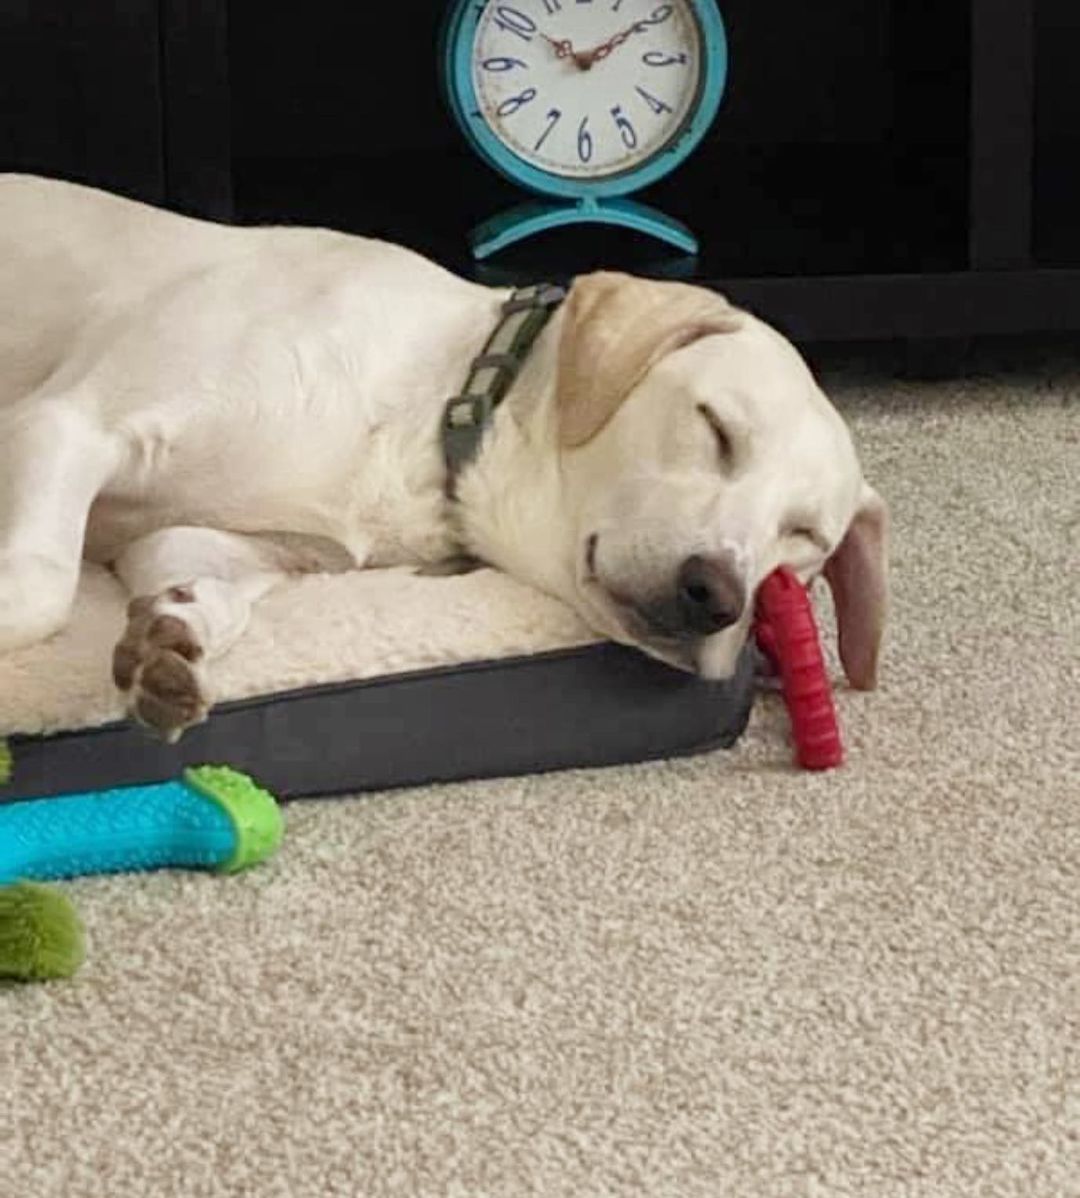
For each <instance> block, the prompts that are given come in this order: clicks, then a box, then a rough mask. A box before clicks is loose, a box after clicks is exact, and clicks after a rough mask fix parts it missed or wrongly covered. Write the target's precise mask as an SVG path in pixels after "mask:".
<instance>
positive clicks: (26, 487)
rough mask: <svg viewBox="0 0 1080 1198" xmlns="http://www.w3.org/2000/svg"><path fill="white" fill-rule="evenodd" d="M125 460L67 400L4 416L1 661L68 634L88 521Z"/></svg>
mask: <svg viewBox="0 0 1080 1198" xmlns="http://www.w3.org/2000/svg"><path fill="white" fill-rule="evenodd" d="M122 452H123V450H122V445H121V444H120V443H119V442H118V441H117V439H116V438H114V437H110V436H108V435H106V434H105V433H103V432H102V430H101V429H100V428H99V427H98V426H97V425H96V424H95V423H94V420H93V419H92V417H90V416H88V415H87V412H86V409H84V407H83V406H82V405H81V404H79V403H78V402H76V401H73V400H72V399H71V398H70V397H56V398H48V399H45V398H39V397H30V398H29V399H26V400H22V401H20V402H19V403H18V404H16V405H15V406H13V407H10V408H7V409H6V410H0V653H2V652H4V651H5V650H9V649H17V648H20V647H22V646H23V645H30V644H33V643H34V642H35V641H39V640H43V639H44V638H45V637H47V636H50V635H51V634H52V633H54V632H56V631H57V630H58V629H60V628H62V627H63V626H64V623H65V621H66V620H67V617H68V613H69V611H70V610H71V604H72V601H73V600H74V598H75V588H76V586H77V585H78V581H79V564H80V560H81V558H82V548H83V539H84V537H85V535H86V519H87V513H88V512H89V510H90V505H91V503H92V502H93V500H94V497H95V496H96V495H97V493H98V492H99V491H100V490H101V488H102V487H103V486H104V484H105V483H106V482H107V480H108V479H109V477H110V476H111V475H112V473H113V472H114V471H115V469H116V468H117V466H118V464H119V462H120V459H121V455H122Z"/></svg>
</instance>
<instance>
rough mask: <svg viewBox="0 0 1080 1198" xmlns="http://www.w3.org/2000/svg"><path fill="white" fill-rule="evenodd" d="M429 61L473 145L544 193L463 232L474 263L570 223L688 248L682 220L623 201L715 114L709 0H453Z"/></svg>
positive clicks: (720, 48)
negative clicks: (436, 54)
mask: <svg viewBox="0 0 1080 1198" xmlns="http://www.w3.org/2000/svg"><path fill="white" fill-rule="evenodd" d="M440 60H441V64H440V71H441V78H442V84H443V90H444V93H445V95H446V99H447V102H448V104H449V107H450V110H451V111H452V112H453V114H454V117H455V119H456V120H457V123H458V124H459V125H460V127H461V129H462V130H463V132H464V134H465V136H466V138H467V139H468V141H469V144H470V145H471V146H472V148H473V149H474V150H475V151H476V152H477V153H478V154H479V155H480V157H481V158H483V159H484V160H485V161H486V162H487V163H489V164H490V165H491V166H493V167H494V168H495V169H496V170H498V171H500V172H501V173H502V174H503V175H505V176H507V177H508V178H510V179H511V180H513V182H515V183H517V184H518V185H520V186H521V187H523V188H525V189H526V190H528V191H530V192H533V193H535V194H537V195H539V196H543V197H545V199H544V200H534V201H532V202H529V203H525V204H522V205H519V206H517V207H515V208H512V209H510V210H509V211H507V212H502V213H499V214H497V215H496V216H494V217H492V218H490V219H489V220H487V221H484V222H483V223H482V224H480V225H478V226H477V227H476V228H475V229H474V230H472V233H471V234H470V242H471V247H472V252H473V255H474V256H475V257H476V258H486V257H487V256H488V255H490V254H493V253H495V252H496V251H498V250H501V249H503V248H505V247H506V246H508V245H511V244H513V243H514V242H516V241H520V240H521V239H522V238H524V237H529V236H531V235H533V234H535V233H538V232H540V231H542V230H545V229H553V228H558V227H559V226H563V225H569V224H576V223H580V222H583V221H586V222H589V221H591V222H601V223H605V224H611V225H621V226H623V227H626V228H631V229H636V230H638V231H639V232H642V233H646V234H648V235H650V236H652V237H656V238H659V239H660V240H661V241H664V242H666V243H668V244H670V245H673V246H675V247H677V248H678V249H680V250H683V251H685V252H687V253H695V252H696V251H697V239H696V238H695V236H694V234H693V233H692V232H691V231H690V230H689V229H688V228H687V227H686V226H685V225H684V224H682V223H681V222H680V221H677V220H675V219H674V218H673V217H671V216H668V215H667V214H665V213H663V212H660V211H658V210H657V209H655V208H653V207H650V206H648V205H646V204H643V203H640V202H638V201H636V200H632V199H629V198H628V197H629V196H630V195H631V194H632V193H634V192H636V191H639V190H641V188H643V187H646V186H647V185H648V184H650V183H654V182H655V181H656V180H657V179H659V178H661V177H662V176H664V175H666V174H668V173H669V172H670V171H672V170H674V169H675V168H676V167H677V166H678V165H679V164H680V163H681V162H682V161H683V160H684V159H685V158H686V156H687V155H688V154H689V153H690V152H691V151H692V150H693V149H694V147H695V146H696V145H697V144H698V142H700V140H701V138H702V137H703V136H704V134H705V132H706V130H707V129H708V128H709V126H710V125H711V124H712V122H713V119H714V118H715V116H716V113H717V110H718V108H719V106H720V99H721V97H722V95H723V92H724V84H725V81H726V78H727V38H726V35H725V32H724V23H723V20H722V19H721V16H720V12H719V10H718V9H717V7H716V4H715V2H714V0H665V2H663V3H660V2H658V0H506V2H505V3H504V2H503V0H452V2H451V4H450V6H449V9H448V11H447V16H446V19H445V21H444V24H443V29H442V44H441V52H440Z"/></svg>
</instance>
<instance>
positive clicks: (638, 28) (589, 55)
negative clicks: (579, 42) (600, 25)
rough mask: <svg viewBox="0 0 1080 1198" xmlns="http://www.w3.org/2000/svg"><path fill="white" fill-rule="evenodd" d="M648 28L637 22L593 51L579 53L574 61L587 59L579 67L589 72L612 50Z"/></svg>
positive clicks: (646, 25)
mask: <svg viewBox="0 0 1080 1198" xmlns="http://www.w3.org/2000/svg"><path fill="white" fill-rule="evenodd" d="M648 28H649V26H648V24H647V23H646V22H645V21H636V22H635V23H634V24H633V25H630V26H629V27H628V28H626V29H623V30H620V32H619V33H616V34H614V35H613V36H611V37H609V38H608V40H607V41H606V42H601V43H600V45H599V46H594V47H593V48H592V49H591V50H582V51H579V52H578V53H577V54H575V55H574V60H575V61H577V60H578V59H581V58H584V59H586V60H587V61H586V62H585V63H584V64H582V63H581V62H578V66H581V67H583V69H584V70H588V69H589V67H591V66H592V64H593V63H594V62H599V61H600V59H601V58H607V56H608V55H609V54H610V53H611V52H612V50H614V49H615V48H616V47H617V46H621V45H622V44H623V42H625V41H627V40H628V39H629V38H631V37H632V36H633V35H634V34H635V33H644V32H646V31H647V30H648Z"/></svg>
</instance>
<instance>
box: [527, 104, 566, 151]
mask: <svg viewBox="0 0 1080 1198" xmlns="http://www.w3.org/2000/svg"><path fill="white" fill-rule="evenodd" d="M561 116H562V113H561V112H560V111H559V110H558V109H557V108H549V109H548V113H547V118H546V119H547V122H548V127H547V128H546V129H545V130H544V132H543V133H541V134H540V140H539V141H538V142H537V143H536V145H535V146H533V151H534V152H535V151H536V150H539V149H540V147H541V146H542V145H543V144H544V141H545V139H546V138H547V135H548V134H549V133H550V132H551V131H552V129H554V128H555V126H556V125H557V124H558V123H559V118H560V117H561Z"/></svg>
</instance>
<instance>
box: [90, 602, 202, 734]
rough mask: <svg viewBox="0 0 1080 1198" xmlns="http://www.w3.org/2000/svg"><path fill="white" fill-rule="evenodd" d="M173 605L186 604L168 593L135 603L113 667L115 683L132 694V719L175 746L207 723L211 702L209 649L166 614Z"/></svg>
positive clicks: (180, 621) (132, 605) (186, 626)
mask: <svg viewBox="0 0 1080 1198" xmlns="http://www.w3.org/2000/svg"><path fill="white" fill-rule="evenodd" d="M174 589H175V588H174ZM168 602H184V600H182V599H181V600H176V599H173V598H172V595H171V593H169V592H166V594H165V595H163V596H161V597H159V598H157V599H135V600H133V601H132V603H131V604H130V605H129V607H128V626H127V630H126V631H125V633H124V635H123V637H122V638H121V640H120V642H119V643H118V644H117V646H116V648H115V649H114V651H113V663H112V665H113V680H114V681H115V683H116V685H117V687H119V689H120V690H122V691H124V692H126V693H127V697H128V703H127V706H128V712H129V714H130V715H132V716H133V717H134V718H135V719H136V720H138V722H139V723H140V724H143V725H144V726H145V727H147V728H149V729H150V730H151V731H152V732H155V733H156V734H157V735H158V736H160V737H161V738H162V739H163V740H165V741H167V742H168V743H169V744H173V743H175V742H176V741H177V740H179V739H180V737H181V735H182V734H183V733H184V731H185V730H186V729H188V728H190V727H191V726H192V725H193V724H199V723H202V721H203V720H205V719H206V716H207V713H208V712H209V710H210V701H209V699H208V698H207V695H206V682H205V678H204V676H203V674H204V669H203V667H202V665H201V664H200V663H201V662H202V658H203V656H204V654H203V648H202V646H201V645H200V644H199V642H198V639H197V637H196V636H195V633H194V632H193V631H192V628H191V626H190V625H189V624H188V623H187V622H186V621H185V620H182V619H180V617H179V616H175V615H170V614H168V613H163V612H162V611H161V607H162V605H163V604H165V603H168Z"/></svg>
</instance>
